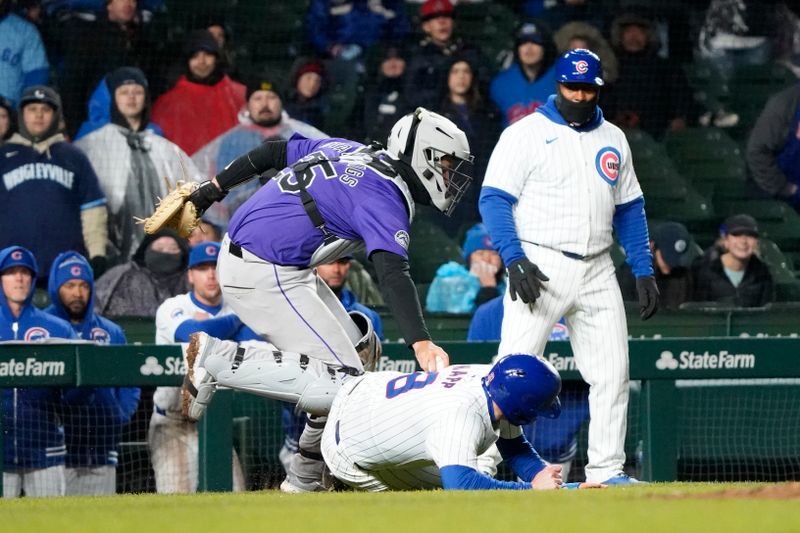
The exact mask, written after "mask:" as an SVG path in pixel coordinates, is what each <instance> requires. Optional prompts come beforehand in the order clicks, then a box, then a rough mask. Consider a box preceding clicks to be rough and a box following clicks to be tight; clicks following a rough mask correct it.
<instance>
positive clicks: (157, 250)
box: [95, 230, 189, 318]
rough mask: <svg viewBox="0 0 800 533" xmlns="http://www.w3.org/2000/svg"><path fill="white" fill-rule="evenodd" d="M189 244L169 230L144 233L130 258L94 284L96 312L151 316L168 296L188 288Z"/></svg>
mask: <svg viewBox="0 0 800 533" xmlns="http://www.w3.org/2000/svg"><path fill="white" fill-rule="evenodd" d="M188 260H189V244H188V243H187V242H186V239H182V238H180V237H178V235H177V234H176V233H175V232H173V231H172V230H162V231H159V232H158V233H156V234H154V235H146V236H145V238H144V240H142V242H141V244H140V245H139V248H138V249H137V250H136V253H135V254H134V255H133V258H132V259H131V260H130V261H128V262H127V263H123V264H121V265H117V266H115V267H113V268H111V269H110V270H109V271H108V272H106V273H105V274H104V275H103V276H102V277H101V278H100V279H99V280H97V284H96V285H95V289H96V294H95V312H96V313H98V314H101V315H104V316H106V317H109V318H117V317H142V318H154V317H155V316H156V310H157V309H158V306H159V305H161V303H162V302H163V301H164V300H166V299H167V298H171V297H173V296H176V295H178V294H181V293H184V292H186V291H187V290H188V289H189V286H188V284H187V281H186V275H185V271H186V265H187V264H188Z"/></svg>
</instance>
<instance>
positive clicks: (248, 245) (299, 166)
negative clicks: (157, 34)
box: [189, 108, 473, 492]
mask: <svg viewBox="0 0 800 533" xmlns="http://www.w3.org/2000/svg"><path fill="white" fill-rule="evenodd" d="M472 159H473V157H472V155H471V154H470V149H469V143H468V142H467V137H466V135H465V134H464V132H463V131H461V130H460V129H458V127H456V125H455V124H453V123H452V122H451V121H449V120H447V119H446V118H444V117H442V116H440V115H437V114H436V113H431V112H429V111H427V110H425V109H423V108H419V109H417V110H416V111H415V112H414V113H411V114H409V115H406V116H405V117H403V118H402V119H400V120H399V121H398V122H397V124H395V126H394V127H393V129H392V132H391V136H390V138H389V141H388V143H387V148H386V150H378V149H375V148H373V147H367V146H364V145H362V144H360V143H357V142H353V141H349V140H346V139H323V140H310V139H306V138H304V137H302V136H299V135H295V136H293V137H292V138H291V139H289V140H288V141H272V142H267V143H264V144H262V145H260V146H259V147H257V148H255V149H254V150H252V151H250V152H249V153H247V154H245V155H244V156H242V157H240V158H238V159H236V160H234V161H233V162H232V163H231V164H229V165H228V167H226V168H225V169H224V170H223V171H222V172H220V174H219V175H218V176H216V177H215V178H214V179H213V180H212V181H209V182H205V183H203V184H202V185H201V186H200V187H199V188H198V189H197V190H196V191H194V192H193V193H192V194H191V196H189V201H190V202H191V203H192V204H193V205H194V206H195V207H196V208H197V210H198V211H199V212H201V213H202V212H203V211H204V210H205V209H207V208H208V207H209V206H210V205H211V204H212V203H214V202H216V201H219V200H221V199H222V198H224V196H225V194H226V191H228V190H229V189H231V188H232V187H234V186H236V185H239V184H241V183H243V182H245V181H247V180H248V179H250V178H252V177H254V176H256V175H259V174H261V173H263V172H265V171H268V170H271V169H283V170H281V171H280V172H279V173H278V174H277V175H275V176H274V177H273V178H272V179H271V180H269V182H268V183H267V184H266V185H264V186H263V187H262V188H261V189H259V190H258V192H256V193H255V194H254V195H253V196H252V197H251V198H250V199H249V200H248V201H247V202H245V203H244V204H242V206H241V207H240V208H239V209H238V210H237V211H236V213H235V214H234V216H233V218H232V219H231V221H230V225H229V227H228V233H227V235H226V236H225V238H224V239H223V242H222V252H221V254H220V258H219V262H218V275H219V280H220V282H221V284H222V293H223V295H224V299H225V301H226V302H227V303H228V304H229V305H230V306H231V308H232V309H233V311H234V312H235V313H236V314H237V315H238V316H239V317H240V318H241V319H242V321H243V322H244V323H245V324H247V325H248V326H249V327H251V328H252V329H253V330H254V331H255V332H256V333H258V334H259V335H261V336H262V337H264V338H265V339H266V340H268V341H269V342H271V343H272V344H274V345H275V346H276V347H277V348H278V349H279V350H287V351H292V352H299V353H302V354H307V355H308V356H310V357H311V359H312V360H311V361H310V362H309V364H311V365H312V366H314V365H316V366H319V365H322V366H324V367H325V368H327V369H329V370H331V374H330V375H328V374H325V373H322V374H321V375H322V376H323V383H320V384H319V386H320V387H322V388H324V387H325V386H330V385H331V384H332V383H333V382H336V381H338V380H340V379H344V380H346V379H347V378H348V377H350V376H357V375H360V374H361V373H362V372H363V365H362V361H361V359H360V358H359V355H358V353H357V351H356V348H355V345H356V344H358V343H359V342H360V341H361V340H362V339H363V337H364V333H363V332H362V331H361V330H360V329H359V328H358V327H357V326H356V324H355V323H354V322H353V320H351V319H350V317H349V316H348V315H347V313H346V311H345V309H344V307H342V304H341V303H340V302H339V300H338V298H337V297H336V296H335V295H334V294H333V292H332V291H331V290H330V289H329V288H328V287H327V285H326V284H325V282H324V281H322V280H321V279H319V278H318V277H317V276H316V275H315V273H314V270H313V267H314V266H316V265H319V264H322V263H327V262H331V261H334V260H336V259H338V258H340V257H344V256H347V255H350V254H352V253H353V252H354V251H356V250H358V249H363V248H366V254H367V257H368V258H369V259H370V260H371V261H372V262H373V263H374V265H375V270H376V272H377V277H378V283H379V285H380V287H381V289H382V291H383V294H384V297H385V300H386V302H387V304H388V306H389V308H390V309H391V311H392V313H393V314H394V316H395V318H396V320H397V322H398V325H399V327H400V330H401V331H402V333H403V337H404V338H405V340H406V342H407V343H408V344H409V345H410V346H411V347H412V348H413V350H414V353H415V355H416V358H417V360H418V361H419V364H420V366H421V367H422V368H423V369H425V370H435V369H436V367H437V365H438V366H441V367H444V366H447V364H448V363H449V360H448V355H447V353H446V352H445V351H444V350H442V349H441V348H440V347H439V346H437V345H436V344H434V343H433V342H432V341H431V337H430V334H429V333H428V330H427V328H426V326H425V323H424V321H423V318H422V311H421V309H420V305H419V301H418V299H417V292H416V289H415V288H414V283H413V281H412V280H411V277H410V275H409V265H408V245H409V241H410V237H409V228H410V223H411V219H412V217H413V215H414V203H415V202H418V203H420V204H425V205H432V206H434V207H435V208H437V209H439V210H440V211H442V212H444V213H446V214H450V213H451V212H452V210H453V209H454V208H455V206H456V204H457V203H458V201H459V200H460V199H461V197H462V196H463V194H464V192H465V191H466V189H467V188H468V186H469V184H470V181H471V176H470V175H469V174H468V173H466V172H465V171H464V167H463V165H464V164H470V163H471V162H472ZM284 167H285V168H284ZM324 381H327V383H324ZM280 385H281V384H280V383H279V384H278V386H280ZM213 391H214V383H213V382H207V383H205V384H201V385H200V386H199V387H198V394H197V398H196V401H195V403H196V404H197V405H195V406H194V407H195V409H194V410H195V411H197V410H198V406H200V412H202V405H204V404H206V403H207V402H208V400H209V399H210V395H211V394H213ZM323 396H324V394H323ZM310 397H312V395H309V396H308V397H307V398H310ZM299 405H300V407H301V408H303V409H306V410H308V411H309V412H312V414H314V413H313V401H311V400H309V401H308V403H306V401H305V400H303V399H301V401H300V403H299ZM323 427H324V419H317V418H313V417H312V418H310V419H309V422H308V424H307V425H306V428H305V430H304V432H303V435H302V436H301V438H300V452H299V453H298V454H297V455H295V457H294V459H293V462H292V466H291V468H290V472H289V476H288V477H287V479H286V481H284V483H283V484H282V486H281V487H282V489H283V490H285V491H288V492H307V491H313V490H318V489H319V488H320V486H319V480H320V479H321V476H322V470H323V467H324V464H323V462H322V456H321V455H320V452H319V439H320V437H321V434H322V428H323Z"/></svg>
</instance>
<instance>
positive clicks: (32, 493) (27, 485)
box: [3, 465, 66, 498]
mask: <svg viewBox="0 0 800 533" xmlns="http://www.w3.org/2000/svg"><path fill="white" fill-rule="evenodd" d="M64 472H65V468H64V465H58V466H51V467H48V468H24V469H20V470H10V471H7V472H3V498H18V497H19V496H20V495H21V494H22V492H23V491H24V492H25V496H27V497H28V498H39V497H44V496H64V493H65V491H66V481H65V474H64Z"/></svg>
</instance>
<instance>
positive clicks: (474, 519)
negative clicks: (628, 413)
mask: <svg viewBox="0 0 800 533" xmlns="http://www.w3.org/2000/svg"><path fill="white" fill-rule="evenodd" d="M753 487H756V488H758V487H760V485H756V484H705V483H703V484H700V483H695V484H689V483H667V484H653V485H649V486H646V487H633V488H617V489H607V490H591V491H590V490H586V491H583V490H582V491H553V492H479V493H478V492H443V491H436V492H415V493H386V494H363V493H327V494H303V495H284V494H281V493H279V492H274V491H265V492H250V493H243V494H231V493H225V494H196V495H175V496H166V495H155V494H146V495H121V496H114V497H105V498H93V497H84V498H50V499H20V500H5V501H2V502H0V531H9V532H10V531H14V532H26V533H27V532H31V533H33V532H36V533H39V532H50V531H53V532H59V533H70V532H73V531H97V532H104V533H105V532H112V533H122V532H127V531H132V532H133V531H135V532H137V533H152V532H157V531H158V532H160V531H170V532H173V531H175V532H177V531H187V532H194V533H201V532H202V533H205V532H209V531H222V532H227V533H239V532H243V531H275V532H280V533H290V532H294V531H327V532H329V531H353V532H355V531H372V532H382V531H413V532H415V533H416V532H424V531H437V532H438V531H448V532H449V531H455V532H458V533H462V532H466V531H534V532H537V533H539V532H545V531H592V532H594V531H633V532H637V533H639V532H642V533H653V532H656V531H704V532H707V531H726V532H728V531H747V532H748V533H752V532H758V533H760V532H764V531H794V532H796V531H800V500H799V499H798V495H797V494H795V497H794V499H780V500H779V499H760V498H716V497H714V498H709V497H703V496H704V495H707V494H708V493H715V494H717V493H720V492H721V491H724V490H726V489H731V488H734V489H736V488H739V489H741V488H753Z"/></svg>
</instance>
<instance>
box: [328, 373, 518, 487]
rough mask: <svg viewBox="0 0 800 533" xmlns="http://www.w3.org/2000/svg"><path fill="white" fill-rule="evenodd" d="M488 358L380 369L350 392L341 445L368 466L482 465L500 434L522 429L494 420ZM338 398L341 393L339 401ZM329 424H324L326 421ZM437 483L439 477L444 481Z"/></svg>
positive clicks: (363, 466)
mask: <svg viewBox="0 0 800 533" xmlns="http://www.w3.org/2000/svg"><path fill="white" fill-rule="evenodd" d="M490 369H491V366H490V365H455V366H450V367H448V368H446V369H444V370H442V371H441V372H416V373H414V374H401V373H400V372H375V373H371V374H366V375H365V376H364V377H363V378H362V380H361V382H360V383H358V384H357V385H356V386H355V387H354V388H353V389H349V388H346V389H344V390H343V391H342V393H340V394H345V393H347V392H350V396H351V398H347V399H346V400H347V401H346V404H345V405H344V408H343V412H340V413H339V417H338V424H336V423H334V424H331V421H329V422H328V425H329V426H331V425H336V426H338V427H333V428H330V429H329V431H330V430H334V431H336V430H337V429H338V432H339V438H340V442H341V444H340V445H341V446H344V447H345V452H346V454H347V455H348V457H349V458H350V460H351V461H353V462H354V463H355V464H356V465H358V467H359V468H361V469H363V470H366V471H368V472H379V471H381V470H392V469H404V468H406V469H409V470H414V469H420V468H424V467H426V466H434V465H435V466H438V467H442V466H448V465H463V466H468V467H471V468H475V469H477V468H478V463H477V457H478V455H480V454H482V453H483V452H485V451H486V449H487V448H489V447H490V446H491V445H492V444H493V443H494V442H495V441H496V440H497V438H498V436H499V435H500V434H501V432H502V435H503V437H504V438H514V437H517V436H519V435H520V434H521V430H520V428H518V427H516V426H512V425H510V424H509V423H508V422H505V421H502V422H500V423H499V424H498V426H499V427H498V428H495V427H493V426H492V421H491V419H490V417H489V403H488V400H487V397H486V394H485V393H484V391H483V387H482V386H481V378H482V377H483V376H485V375H486V374H487V373H488V372H489V370H490ZM340 400H341V399H340V398H339V397H338V396H337V401H340ZM326 429H327V428H326ZM439 485H440V484H439Z"/></svg>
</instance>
